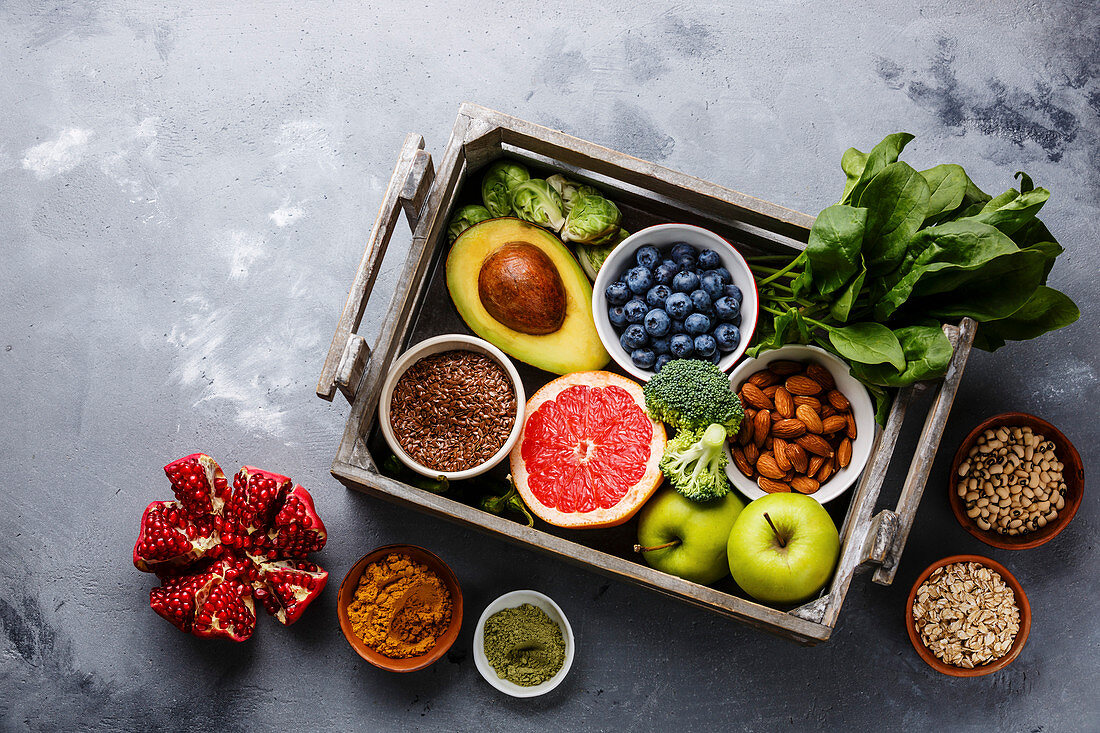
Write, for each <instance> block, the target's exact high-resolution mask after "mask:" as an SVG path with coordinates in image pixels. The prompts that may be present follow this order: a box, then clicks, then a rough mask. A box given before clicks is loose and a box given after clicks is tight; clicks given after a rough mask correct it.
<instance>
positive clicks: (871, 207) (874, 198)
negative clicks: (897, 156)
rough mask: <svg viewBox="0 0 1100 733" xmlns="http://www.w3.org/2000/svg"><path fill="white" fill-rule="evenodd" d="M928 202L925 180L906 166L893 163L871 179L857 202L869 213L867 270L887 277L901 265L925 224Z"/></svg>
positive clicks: (865, 249)
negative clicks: (915, 237)
mask: <svg viewBox="0 0 1100 733" xmlns="http://www.w3.org/2000/svg"><path fill="white" fill-rule="evenodd" d="M929 199H930V192H929V188H928V183H927V182H926V181H925V180H924V176H922V175H921V174H920V173H918V172H917V171H915V170H913V168H912V167H911V166H909V165H908V164H906V163H891V164H890V165H888V166H886V167H885V168H884V169H883V170H882V172H881V173H879V174H878V175H877V176H875V177H874V178H873V179H871V181H870V182H869V183H868V184H867V186H866V187H865V188H864V189H863V191H862V193H860V195H859V200H858V203H859V206H861V207H863V208H865V209H867V228H866V231H865V232H864V235H863V257H864V259H865V260H866V262H867V269H868V270H870V271H872V272H874V271H878V272H879V273H888V272H890V271H891V270H893V269H894V268H895V267H896V266H897V265H898V263H899V262H900V261H901V260H902V257H903V256H904V255H905V248H906V245H907V244H908V243H909V240H910V239H912V237H913V235H914V234H916V233H917V230H918V229H920V226H921V224H923V223H924V219H925V215H926V213H927V211H928V202H929Z"/></svg>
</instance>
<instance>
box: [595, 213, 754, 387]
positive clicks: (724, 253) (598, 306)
mask: <svg viewBox="0 0 1100 733" xmlns="http://www.w3.org/2000/svg"><path fill="white" fill-rule="evenodd" d="M680 242H686V243H687V244H690V245H691V246H693V247H696V248H706V249H710V250H714V251H715V252H717V253H718V256H719V257H720V258H721V260H722V266H723V267H725V268H726V269H727V270H729V271H730V275H731V276H732V278H733V284H734V285H736V286H737V287H739V288H741V293H742V295H743V298H742V301H741V325H740V326H738V328H739V329H740V331H741V343H740V344H738V346H737V349H736V350H734V351H731V352H729V353H728V354H724V355H723V356H722V358H721V360H719V362H718V368H719V369H721V370H722V371H724V372H728V371H729V370H730V369H731V368H733V365H734V364H736V363H737V360H738V359H740V358H741V355H742V354H744V353H745V349H747V348H748V347H749V342H750V341H751V340H752V334H753V331H755V330H756V318H757V311H758V308H759V298H758V296H757V293H756V281H755V280H754V279H753V277H752V272H751V271H750V270H749V265H748V263H746V262H745V258H744V257H742V256H741V253H740V252H738V251H737V250H736V249H734V247H733V245H732V244H730V243H729V242H727V241H726V240H725V239H723V238H722V237H719V236H718V235H717V234H715V233H714V232H712V231H709V230H707V229H703V228H702V227H697V226H694V225H692V224H658V225H656V226H652V227H649V228H648V229H642V230H641V231H639V232H635V233H634V234H632V235H630V236H629V237H627V238H626V239H624V240H623V241H622V244H620V245H619V246H618V247H616V248H615V249H613V250H612V251H611V255H610V256H609V257H608V258H607V260H606V261H605V262H604V263H603V266H602V267H600V272H599V274H598V275H597V276H596V282H595V283H593V284H592V318H593V320H594V321H595V322H596V331H597V333H599V335H600V341H602V342H603V346H604V348H605V349H607V351H608V353H609V354H611V358H612V359H614V360H615V363H616V364H618V365H619V366H620V367H622V368H623V369H624V370H626V372H627V373H628V374H632V375H634V376H635V377H637V378H638V379H640V380H642V381H643V382H645V381H648V380H649V378H650V377H652V376H653V374H654V372H653V370H652V369H640V368H638V367H636V366H634V362H633V361H631V359H630V354H629V353H627V351H626V349H624V348H623V347H622V344H620V343H619V334H618V333H617V332H616V331H615V327H614V326H612V325H611V321H609V320H608V318H607V296H606V295H605V294H604V290H606V289H607V286H608V285H610V284H611V283H613V282H615V281H616V280H618V279H619V278H620V277H622V276H623V275H624V274H626V271H627V270H629V269H630V268H631V267H633V266H634V253H635V252H637V251H638V250H639V249H641V248H642V247H644V246H646V245H647V244H652V245H653V246H654V247H656V248H657V249H659V250H660V251H661V253H662V254H667V252H668V251H669V250H670V249H672V245H674V244H678V243H680Z"/></svg>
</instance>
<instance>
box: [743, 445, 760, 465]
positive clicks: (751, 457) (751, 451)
mask: <svg viewBox="0 0 1100 733" xmlns="http://www.w3.org/2000/svg"><path fill="white" fill-rule="evenodd" d="M759 457H760V449H759V448H757V447H756V443H749V444H748V445H746V446H745V460H747V461H748V462H749V463H751V464H752V465H754V466H755V465H756V459H757V458H759Z"/></svg>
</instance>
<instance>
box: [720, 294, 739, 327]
mask: <svg viewBox="0 0 1100 733" xmlns="http://www.w3.org/2000/svg"><path fill="white" fill-rule="evenodd" d="M714 310H715V312H716V313H717V314H718V320H721V321H732V320H733V319H734V318H736V317H737V315H738V314H739V313H740V312H741V303H740V302H739V301H737V300H735V299H734V298H731V297H730V296H728V295H723V296H722V297H721V298H719V299H718V300H716V301H714Z"/></svg>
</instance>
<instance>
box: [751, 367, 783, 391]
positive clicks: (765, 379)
mask: <svg viewBox="0 0 1100 733" xmlns="http://www.w3.org/2000/svg"><path fill="white" fill-rule="evenodd" d="M778 381H779V375H778V374H772V373H771V372H769V371H768V370H767V369H765V370H763V371H760V372H757V373H756V374H753V375H752V376H751V377H749V379H748V382H749V384H755V385H756V386H757V387H759V388H760V389H764V388H765V387H770V386H771V385H773V384H775V383H777V382H778Z"/></svg>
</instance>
